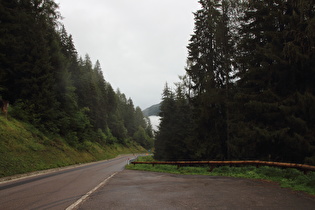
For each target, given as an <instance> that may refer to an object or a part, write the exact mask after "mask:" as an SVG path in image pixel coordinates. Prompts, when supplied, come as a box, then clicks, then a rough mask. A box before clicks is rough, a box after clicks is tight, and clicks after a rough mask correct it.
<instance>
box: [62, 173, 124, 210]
mask: <svg viewBox="0 0 315 210" xmlns="http://www.w3.org/2000/svg"><path fill="white" fill-rule="evenodd" d="M117 173H118V172H115V173H113V174H112V175H110V176H109V177H107V178H106V179H105V180H104V181H102V182H101V183H100V184H99V185H97V186H96V187H95V188H93V189H92V190H91V191H89V192H88V193H86V194H85V195H83V196H82V197H81V198H80V199H79V200H77V201H76V202H75V203H73V204H72V205H71V206H69V207H68V208H66V210H73V209H75V208H76V207H78V206H79V205H80V204H81V203H82V202H83V201H85V200H86V199H87V198H88V197H89V196H90V195H91V194H92V193H94V192H95V191H96V190H97V189H99V188H100V187H102V186H103V185H104V184H105V183H106V182H107V181H108V180H109V179H110V178H112V177H113V176H115V175H116V174H117Z"/></svg>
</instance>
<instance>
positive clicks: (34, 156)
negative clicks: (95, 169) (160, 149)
mask: <svg viewBox="0 0 315 210" xmlns="http://www.w3.org/2000/svg"><path fill="white" fill-rule="evenodd" d="M0 136H1V139H0V140H1V141H0V156H1V158H0V177H5V176H11V175H15V174H22V173H27V172H32V171H38V170H45V169H50V168H56V167H63V166H68V165H73V164H79V163H87V162H93V161H98V160H104V159H110V158H114V157H116V156H117V155H120V154H130V153H136V152H144V151H145V150H144V149H143V147H141V146H139V145H138V144H136V143H135V142H132V141H130V142H127V143H126V144H125V145H121V144H111V145H101V144H100V143H97V142H90V141H84V142H83V143H82V144H81V145H82V146H80V147H79V148H74V147H72V146H70V145H69V144H68V143H67V141H66V140H65V139H64V138H62V137H60V136H57V135H55V136H53V135H51V134H50V135H48V134H44V133H42V132H41V131H39V130H38V129H37V128H35V127H34V126H32V125H30V124H28V123H24V122H21V121H18V120H15V119H10V120H6V119H5V118H4V117H3V116H0Z"/></svg>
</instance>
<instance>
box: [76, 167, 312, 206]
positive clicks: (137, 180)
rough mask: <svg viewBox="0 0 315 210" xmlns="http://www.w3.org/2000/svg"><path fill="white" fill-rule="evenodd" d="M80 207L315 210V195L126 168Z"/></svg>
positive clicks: (224, 179) (236, 180) (240, 181)
mask: <svg viewBox="0 0 315 210" xmlns="http://www.w3.org/2000/svg"><path fill="white" fill-rule="evenodd" d="M79 209H80V210H88V209H113V210H119V209H128V210H129V209H137V210H139V209H149V210H154V209H159V210H160V209H180V210H182V209H190V210H192V209H233V210H234V209H275V210H279V209H285V210H290V209H292V210H293V209H294V210H296V209H298V210H308V209H310V210H311V209H312V210H313V209H315V198H314V197H312V196H308V195H305V194H304V193H298V192H293V191H291V190H289V189H285V188H280V187H279V186H278V185H277V184H275V183H270V182H266V181H257V180H249V179H241V178H231V177H211V176H199V175H172V174H164V173H156V172H143V171H131V170H124V171H122V172H119V173H118V174H116V175H115V176H114V177H113V178H111V179H110V180H109V181H108V182H107V183H106V185H104V186H103V187H102V188H100V189H99V190H97V191H96V192H95V193H93V194H92V195H91V196H90V197H89V198H88V199H87V200H86V201H85V202H84V203H82V205H80V206H79Z"/></svg>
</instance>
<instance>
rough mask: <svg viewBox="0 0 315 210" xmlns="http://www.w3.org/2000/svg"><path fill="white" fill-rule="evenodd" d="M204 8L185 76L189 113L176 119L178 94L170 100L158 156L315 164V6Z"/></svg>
mask: <svg viewBox="0 0 315 210" xmlns="http://www.w3.org/2000/svg"><path fill="white" fill-rule="evenodd" d="M199 3H200V4H201V9H200V10H198V11H197V12H196V13H195V30H194V33H193V35H192V36H191V39H190V42H189V44H188V47H187V48H188V59H187V60H188V62H187V64H188V65H187V68H186V75H185V76H184V77H182V84H183V85H184V87H185V88H186V89H185V91H186V93H187V94H186V95H185V99H186V101H188V105H187V106H186V108H187V110H188V111H182V112H181V114H177V115H175V113H176V110H177V109H176V108H174V107H176V106H177V105H178V104H179V103H180V102H179V100H177V99H176V97H175V95H176V94H174V93H173V94H174V96H173V97H169V98H167V100H166V99H165V98H163V102H162V105H161V111H162V122H161V126H160V131H159V132H160V133H158V135H157V141H156V154H155V156H156V158H157V159H161V160H162V159H164V160H167V159H182V156H181V155H180V154H177V152H179V151H182V150H183V148H188V150H187V151H188V153H185V154H186V159H189V158H191V159H203V160H208V159H209V160H224V159H234V160H242V159H260V160H273V161H282V162H297V163H308V164H315V133H314V130H315V127H314V126H315V122H314V118H315V117H314V112H315V111H314V110H315V109H314V105H315V104H314V103H315V95H314V94H315V86H314V84H315V83H314V80H315V67H314V66H315V65H314V62H315V58H314V55H315V54H314V52H315V51H314V49H315V43H314V40H315V37H314V36H315V35H314V34H315V33H314V29H315V9H314V8H315V7H314V1H311V0H298V1H280V0H268V1H265V0H248V1H242V2H240V1H236V0H220V1H214V0H200V1H199ZM164 95H165V94H164ZM167 101H169V102H167ZM163 103H164V106H165V105H166V104H168V107H167V108H166V107H164V108H163ZM165 108H166V110H168V112H166V111H165V110H163V109H165ZM187 112H189V113H190V114H191V115H190V116H191V118H192V120H190V121H188V122H187V124H186V126H181V127H180V128H179V130H176V134H174V132H173V130H174V122H177V121H176V120H175V119H174V118H180V117H183V116H185V115H186V113H187ZM179 113H180V112H179ZM164 121H165V122H164ZM168 121H169V123H167V122H168ZM187 127H189V129H187ZM187 131H189V132H187ZM178 133H184V134H185V135H184V136H183V138H181V140H179V141H178V142H176V141H172V142H169V141H171V139H173V138H174V135H178ZM159 135H160V136H159ZM159 139H160V141H158V140H159ZM161 148H164V149H161ZM168 150H169V151H172V154H174V156H172V157H170V156H169V155H168V153H167V152H165V151H168Z"/></svg>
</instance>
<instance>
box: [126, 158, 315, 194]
mask: <svg viewBox="0 0 315 210" xmlns="http://www.w3.org/2000/svg"><path fill="white" fill-rule="evenodd" d="M138 161H155V160H154V159H153V157H152V156H145V157H139V158H138ZM126 168H127V169H132V170H143V171H154V172H163V173H173V174H184V175H207V176H229V177H238V178H249V179H259V180H268V181H272V182H276V183H278V184H279V185H280V186H281V187H285V188H290V189H293V190H297V191H303V192H306V193H309V194H311V195H315V172H309V173H307V174H304V173H303V172H301V171H299V170H297V169H290V168H289V169H281V168H275V167H268V166H262V167H259V168H256V167H254V166H246V167H229V166H221V167H216V168H214V169H213V171H212V172H209V167H180V168H177V166H174V165H155V166H152V165H151V164H141V165H140V164H139V165H133V164H130V165H128V166H126Z"/></svg>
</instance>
